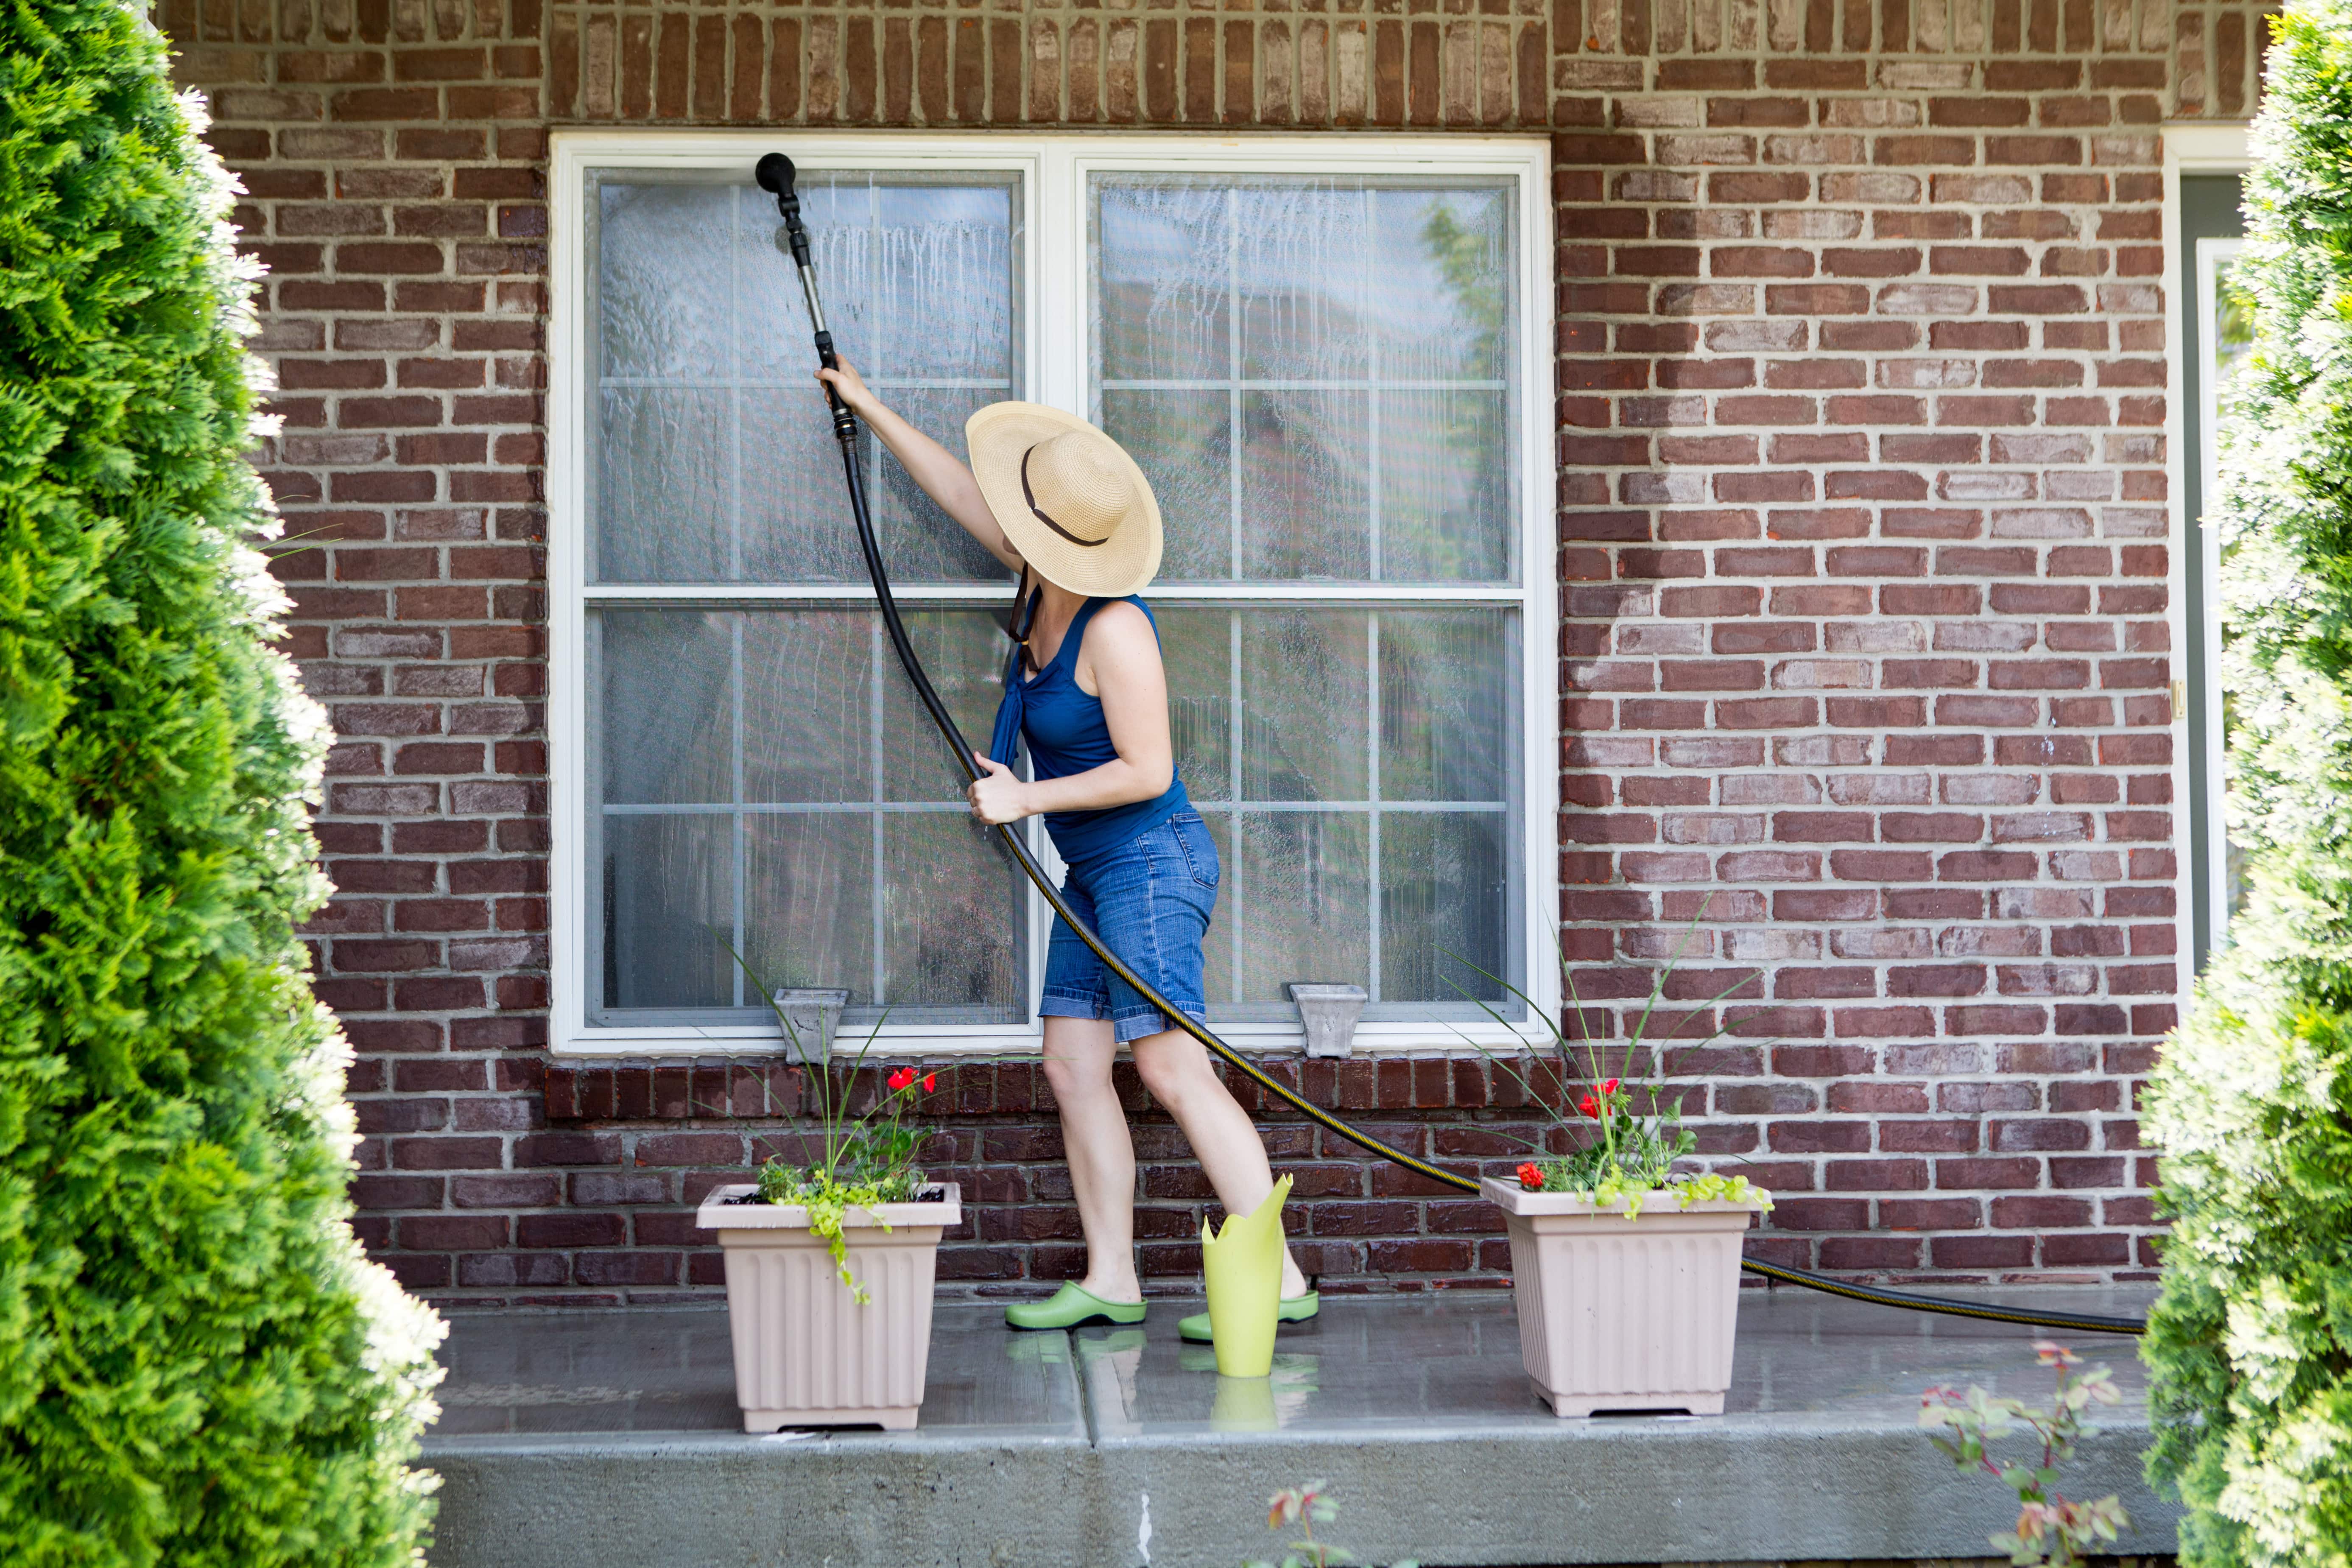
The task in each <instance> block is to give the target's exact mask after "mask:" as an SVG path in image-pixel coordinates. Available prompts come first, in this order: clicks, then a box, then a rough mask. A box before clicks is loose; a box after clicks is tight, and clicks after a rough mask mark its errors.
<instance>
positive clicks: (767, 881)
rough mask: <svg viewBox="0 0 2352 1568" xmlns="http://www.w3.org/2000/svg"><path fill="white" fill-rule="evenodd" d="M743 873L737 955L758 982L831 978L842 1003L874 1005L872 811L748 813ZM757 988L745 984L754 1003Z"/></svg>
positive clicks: (827, 981) (828, 982)
mask: <svg viewBox="0 0 2352 1568" xmlns="http://www.w3.org/2000/svg"><path fill="white" fill-rule="evenodd" d="M743 879H744V883H745V887H744V897H743V915H744V920H743V932H744V937H745V942H744V947H745V952H744V956H745V958H746V959H747V960H748V961H749V962H750V963H751V973H753V974H756V975H758V976H759V977H760V980H761V984H765V985H768V986H770V987H776V986H785V985H793V986H837V987H839V988H840V989H842V990H845V991H846V992H848V993H849V1003H850V1005H851V1006H853V1007H856V1008H860V1009H868V1008H871V1007H872V1006H873V1005H874V997H875V986H874V818H873V817H872V816H868V815H867V814H866V813H865V812H862V811H861V812H856V813H851V812H837V811H826V812H814V813H789V814H775V815H760V816H747V817H745V818H744V820H743ZM759 997H760V994H759V993H758V992H756V991H753V990H751V988H750V987H749V986H746V987H745V995H744V998H743V999H744V1000H745V1001H746V1002H748V1003H750V1004H751V1005H752V1006H753V1007H755V1008H756V1007H757V1006H758V1005H759ZM754 1016H757V1015H754Z"/></svg>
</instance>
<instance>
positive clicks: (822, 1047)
mask: <svg viewBox="0 0 2352 1568" xmlns="http://www.w3.org/2000/svg"><path fill="white" fill-rule="evenodd" d="M847 1005H849V993H848V992H846V991H833V990H825V989H822V988H815V987H806V986H801V987H793V988H790V989H787V990H782V991H779V992H777V993H776V1009H777V1011H779V1012H781V1013H782V1014H783V1016H784V1017H785V1019H786V1020H787V1021H789V1022H790V1023H791V1025H792V1027H791V1028H789V1029H785V1028H782V1026H779V1029H778V1032H779V1033H781V1034H782V1036H783V1037H784V1059H785V1060H787V1061H794V1062H820V1061H823V1060H824V1059H825V1058H826V1057H827V1056H829V1055H830V1054H831V1053H832V1051H833V1031H834V1029H835V1027H836V1026H838V1025H839V1024H840V1023H841V1010H842V1009H843V1008H844V1007H846V1006H847Z"/></svg>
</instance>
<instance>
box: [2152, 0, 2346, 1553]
mask: <svg viewBox="0 0 2352 1568" xmlns="http://www.w3.org/2000/svg"><path fill="white" fill-rule="evenodd" d="M2276 37H2277V41H2276V43H2275V45H2274V47H2273V51H2272V54H2271V57H2270V62H2269V88H2268V97H2267V99H2266V100H2265V103H2264V107H2263V113H2262V116H2261V118H2260V120H2259V121H2257V123H2256V125H2255V128H2254V132H2253V148H2254V155H2255V166H2254V168H2253V171H2252V174H2250V175H2249V177H2248V179H2247V182H2246V212H2247V218H2248V239H2247V245H2246V248H2245V250H2244V251H2243V252H2242V256H2241V258H2240V262H2239V265H2238V268H2237V271H2236V277H2237V279H2238V280H2239V282H2240V283H2241V285H2242V287H2243V288H2244V289H2245V290H2246V291H2247V293H2248V295H2249V296H2250V298H2251V300H2252V304H2253V307H2254V310H2253V321H2254V332H2255V341H2254V345H2253V348H2252V353H2251V357H2250V360H2249V362H2248V363H2247V364H2246V365H2245V366H2244V367H2243V368H2242V371H2241V373H2240V379H2239V380H2238V381H2237V382H2236V383H2235V384H2234V385H2233V387H2232V388H2231V394H2230V395H2231V397H2232V398H2233V400H2234V405H2235V406H2234V410H2233V412H2234V417H2233V419H2232V420H2231V425H2230V426H2229V428H2230V432H2231V434H2230V435H2229V437H2228V446H2227V448H2226V452H2225V456H2224V460H2223V473H2222V478H2221V498H2220V505H2219V508H2218V509H2217V511H2216V512H2215V513H2214V514H2213V515H2212V516H2211V517H2210V519H2209V522H2210V525H2211V526H2215V527H2218V528H2219V529H2220V530H2221V547H2222V551H2223V553H2224V564H2223V568H2222V576H2221V597H2222V603H2223V616H2224V623H2223V624H2224V627H2225V635H2226V643H2225V647H2224V652H2223V668H2222V676H2223V683H2224V687H2225V689H2226V691H2227V693H2228V700H2229V703H2230V714H2231V726H2232V730H2231V762H2230V766H2231V790H2232V795H2233V798H2232V800H2231V837H2233V838H2234V839H2236V840H2237V841H2238V842H2240V843H2242V844H2243V845H2245V846H2247V847H2248V851H2249V854H2248V880H2249V886H2248V896H2247V901H2246V904H2245V906H2244V908H2243V909H2242V912H2240V913H2238V914H2236V915H2234V916H2232V918H2231V927H2230V932H2229V942H2228V945H2227V946H2226V947H2224V948H2223V949H2222V950H2221V951H2220V952H2217V953H2216V954H2215V955H2214V956H2213V959H2212V961H2211V963H2210V965H2209V967H2208V970H2207V973H2206V974H2205V977H2204V978H2203V979H2202V981H2200V984H2199V985H2198V987H2197V992H2196V994H2195V996H2194V998H2193V999H2192V1001H2191V1004H2190V1006H2189V1012H2188V1015H2187V1016H2186V1018H2185V1020H2184V1021H2183V1023H2182V1025H2181V1026H2180V1028H2179V1030H2178V1031H2177V1032H2176V1033H2175V1034H2174V1036H2173V1037H2172V1038H2171V1039H2170V1040H2169V1041H2168V1043H2167V1046H2166V1047H2165V1051H2164V1056H2163V1060H2162V1063H2161V1065H2160V1066H2159V1067H2158V1069H2157V1072H2156V1074H2155V1077H2154V1079H2153V1081H2152V1082H2151V1084H2150V1086H2149V1092H2148V1095H2147V1130H2148V1132H2149V1134H2150V1136H2151V1138H2152V1139H2153V1141H2154V1142H2155V1143H2156V1145H2157V1146H2158V1148H2159V1149H2160V1150H2161V1151H2162V1163H2161V1167H2160V1176H2161V1184H2162V1186H2161V1201H2162V1203H2163V1205H2164V1208H2165V1212H2166V1213H2167V1214H2168V1215H2169V1217H2170V1219H2171V1221H2172V1232H2171V1235H2170V1236H2169V1237H2168V1239H2167V1241H2166V1242H2165V1245H2164V1265H2165V1268H2164V1284H2163V1289H2162V1294H2161V1298H2160V1300H2158V1304H2157V1307H2156V1310H2155V1311H2154V1313H2153V1315H2152V1316H2151V1318H2150V1321H2149V1333H2148V1337H2147V1342H2146V1344H2145V1348H2144V1354H2145V1355H2146V1358H2147V1363H2148V1366H2149V1369H2150V1372H2151V1374H2152V1387H2153V1400H2154V1414H2155V1416H2156V1420H2157V1442H2156V1446H2155V1447H2154V1449H2153V1451H2152V1452H2151V1453H2150V1455H2149V1457H2148V1469H2149V1475H2150V1478H2151V1479H2153V1480H2154V1481H2155V1482H2157V1484H2158V1485H2159V1486H2161V1487H2168V1488H2174V1489H2178V1493H2179V1496H2180V1498H2181V1499H2182V1500H2184V1501H2185V1502H2186V1503H2187V1504H2188V1505H2189V1512H2188V1514H2187V1516H2186V1518H2185V1519H2184V1521H2183V1522H2182V1525H2181V1535H2180V1552H2181V1561H2182V1562H2183V1563H2186V1564H2189V1565H2192V1568H2221V1565H2224V1564H2228V1565H2233V1568H2234V1565H2237V1564H2249V1565H2252V1564H2262V1565H2273V1564H2278V1565H2284V1564H2288V1563H2293V1564H2296V1565H2298V1568H2343V1565H2345V1564H2347V1563H2352V0H2294V4H2292V5H2289V6H2288V8H2287V11H2286V14H2285V16H2284V18H2282V20H2281V22H2280V24H2279V30H2278V33H2277V36H2276Z"/></svg>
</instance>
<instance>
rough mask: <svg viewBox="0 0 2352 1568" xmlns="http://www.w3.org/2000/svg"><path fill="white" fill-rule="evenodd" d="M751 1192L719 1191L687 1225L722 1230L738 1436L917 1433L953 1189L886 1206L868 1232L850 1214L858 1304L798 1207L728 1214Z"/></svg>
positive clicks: (859, 1217) (957, 1211)
mask: <svg viewBox="0 0 2352 1568" xmlns="http://www.w3.org/2000/svg"><path fill="white" fill-rule="evenodd" d="M752 1190H754V1189H752V1188H751V1187H750V1186H748V1185H741V1186H730V1187H721V1188H720V1189H719V1191H717V1192H715V1193H713V1194H711V1195H710V1196H709V1198H708V1199H706V1200H705V1201H704V1203H703V1205H702V1208H701V1211H700V1212H699V1213H698V1215H697V1216H696V1223H697V1224H698V1225H699V1226H702V1227H703V1228H704V1229H708V1230H715V1231H717V1232H718V1233H719V1246H720V1247H721V1248H723V1249H724V1251H725V1254H726V1259H727V1316H728V1325H729V1327H730V1330H731V1331H732V1333H733V1337H734V1347H735V1399H736V1403H737V1404H739V1405H741V1406H742V1407H743V1430H745V1431H746V1432H772V1431H774V1430H776V1429H777V1428H778V1427H780V1426H862V1425H865V1424H867V1423H870V1422H879V1423H880V1424H881V1425H882V1426H886V1427H891V1428H902V1427H908V1426H914V1425H915V1418H916V1415H917V1414H918V1413H919V1411H920V1410H921V1408H922V1404H923V1383H924V1378H925V1377H926V1375H927V1374H928V1373H929V1365H930V1354H931V1284H932V1279H933V1277H934V1274H935V1271H936V1268H937V1264H938V1261H939V1245H940V1232H941V1231H942V1230H944V1229H945V1228H946V1227H948V1226H952V1225H955V1224H957V1223H958V1222H959V1221H960V1219H961V1193H960V1191H959V1190H958V1188H957V1187H956V1186H955V1185H954V1184H951V1183H950V1184H948V1186H947V1195H946V1196H945V1197H944V1198H943V1199H941V1200H939V1201H937V1202H932V1203H919V1204H885V1205H881V1208H880V1211H879V1212H880V1217H881V1218H882V1219H884V1220H886V1221H887V1222H888V1224H889V1226H890V1228H889V1229H887V1230H884V1229H883V1228H881V1226H878V1225H877V1224H875V1223H874V1218H875V1216H874V1215H871V1214H869V1213H868V1212H867V1211H866V1210H864V1209H852V1210H850V1211H849V1214H848V1215H847V1216H846V1218H845V1222H844V1224H843V1226H842V1230H843V1234H844V1236H845V1237H846V1238H847V1241H848V1246H849V1271H850V1273H851V1274H852V1275H853V1276H855V1277H856V1279H857V1282H858V1283H859V1284H860V1285H862V1286H864V1287H865V1288H866V1294H867V1295H868V1297H869V1298H870V1300H868V1302H867V1303H866V1305H865V1306H862V1307H861V1306H859V1305H858V1304H857V1302H856V1300H855V1299H854V1298H853V1297H852V1296H851V1295H850V1292H849V1288H848V1287H847V1286H845V1285H844V1284H842V1283H841V1280H840V1279H839V1278H838V1277H837V1276H836V1275H835V1272H834V1264H833V1255H832V1254H831V1253H830V1252H829V1251H827V1250H826V1247H825V1244H824V1239H823V1238H822V1237H818V1236H817V1235H816V1234H815V1233H814V1232H813V1231H811V1230H810V1229H809V1228H808V1213H807V1211H806V1210H805V1209H802V1208H799V1207H797V1206H793V1205H730V1204H729V1203H727V1202H726V1200H727V1199H728V1198H730V1197H732V1196H734V1195H735V1194H739V1193H745V1192H751V1191H752Z"/></svg>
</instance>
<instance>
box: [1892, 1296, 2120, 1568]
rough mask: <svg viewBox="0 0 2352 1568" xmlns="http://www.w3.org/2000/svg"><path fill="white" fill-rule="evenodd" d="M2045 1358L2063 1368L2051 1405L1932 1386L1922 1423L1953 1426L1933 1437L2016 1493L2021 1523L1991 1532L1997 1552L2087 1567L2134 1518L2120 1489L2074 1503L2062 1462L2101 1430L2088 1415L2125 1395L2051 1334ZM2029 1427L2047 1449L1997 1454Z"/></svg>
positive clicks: (1968, 1469) (2042, 1349)
mask: <svg viewBox="0 0 2352 1568" xmlns="http://www.w3.org/2000/svg"><path fill="white" fill-rule="evenodd" d="M2033 1349H2034V1351H2035V1352H2036V1353H2037V1354H2038V1355H2039V1357H2040V1359H2041V1362H2042V1365H2043V1366H2047V1367H2054V1368H2056V1369H2057V1373H2058V1387H2057V1391H2056V1397H2055V1398H2053V1400H2052V1401H2051V1403H2050V1408H2049V1409H2047V1410H2037V1409H2035V1408H2034V1407H2033V1406H2032V1405H2028V1404H2026V1403H2025V1401H2023V1400H2021V1399H2006V1398H2001V1397H2000V1396H1998V1395H1995V1394H1990V1393H1988V1392H1986V1391H1985V1390H1984V1389H1982V1388H1979V1387H1975V1386H1973V1385H1971V1386H1970V1387H1969V1391H1968V1392H1967V1393H1966V1394H1962V1393H1961V1392H1960V1391H1959V1390H1958V1389H1957V1388H1931V1389H1929V1390H1927V1393H1926V1394H1922V1395H1920V1398H1919V1425H1920V1426H1925V1427H1927V1428H1928V1429H1929V1430H1930V1431H1937V1432H1939V1433H1940V1432H1949V1433H1950V1434H1951V1436H1948V1437H1947V1436H1933V1437H1930V1438H1928V1439H1927V1441H1929V1442H1931V1443H1933V1444H1935V1445H1936V1447H1938V1448H1941V1449H1942V1450H1943V1451H1944V1455H1945V1457H1946V1458H1949V1459H1950V1460H1951V1461H1952V1463H1953V1464H1955V1465H1957V1466H1958V1467H1959V1469H1960V1473H1961V1474H1963V1475H1967V1474H1970V1473H1972V1472H1974V1473H1980V1474H1983V1475H1988V1476H1991V1477H1993V1478H1994V1479H1998V1480H1999V1481H2000V1482H2001V1483H2002V1484H2003V1485H2005V1486H2007V1487H2008V1488H2009V1489H2010V1490H2011V1491H2012V1492H2015V1493H2016V1494H2017V1524H2016V1526H2015V1527H2014V1528H2013V1529H2011V1530H2009V1531H2005V1532H2004V1533H2001V1534H1999V1535H1993V1536H1989V1537H1987V1538H1986V1539H1988V1540H1990V1542H1992V1544H1993V1547H1994V1549H1995V1550H1996V1551H2000V1552H2008V1553H2009V1560H2010V1562H2011V1563H2014V1564H2016V1565H2017V1568H2036V1565H2038V1564H2043V1563H2047V1564H2050V1565H2051V1568H2080V1564H2083V1563H2087V1562H2089V1561H2090V1558H2089V1555H2088V1552H2089V1551H2090V1550H2092V1549H2095V1548H2098V1547H2102V1546H2112V1545H2114V1544H2115V1542H2116V1540H2117V1539H2118V1538H2119V1537H2120V1536H2121V1535H2122V1533H2123V1532H2124V1531H2126V1530H2129V1529H2130V1528H2131V1516H2130V1515H2128V1514H2126V1512H2125V1511H2124V1505H2123V1503H2122V1502H2121V1501H2120V1500H2118V1499H2116V1497H2115V1496H2114V1495H2112V1494H2110V1495H2108V1496H2106V1497H2103V1498H2097V1499H2095V1500H2092V1501H2090V1502H2075V1501H2074V1500H2072V1499H2070V1498H2068V1497H2067V1496H2066V1495H2065V1494H2064V1493H2063V1492H2062V1491H2060V1490H2059V1489H2058V1467H2059V1466H2060V1465H2062V1464H2063V1463H2064V1462H2065V1461H2067V1460H2068V1459H2071V1458H2074V1445H2075V1444H2077V1443H2079V1442H2081V1441H2082V1440H2083V1439H2084V1438H2085V1437H2090V1436H2096V1435H2097V1433H2098V1430H2099V1429H2098V1428H2097V1427H2096V1426H2092V1425H2091V1424H2090V1422H2088V1421H2086V1420H2084V1412H2086V1411H2088V1410H2089V1409H2090V1407H2091V1406H2092V1405H2114V1404H2116V1403H2117V1402H2119V1401H2120V1400H2121V1399H2122V1398H2123V1394H2122V1392H2121V1391H2120V1390H2119V1389H2117V1388H2116V1384H2115V1379H2114V1377H2113V1376H2112V1375H2111V1374H2110V1373H2108V1371H2107V1369H2106V1368H2105V1367H2104V1366H2095V1367H2093V1368H2092V1369H2091V1370H2090V1371H2088V1372H2086V1373H2081V1374H2079V1375H2078V1374H2076V1373H2074V1370H2073V1369H2074V1367H2075V1366H2077V1365H2079V1364H2081V1362H2082V1359H2083V1358H2082V1357H2080V1356H2078V1355H2076V1354H2075V1353H2074V1352H2073V1351H2070V1350H2068V1349H2067V1348H2066V1347H2065V1346H2064V1345H2062V1344H2056V1343H2053V1342H2051V1341H2049V1340H2036V1341H2035V1342H2034V1344H2033ZM2020 1428H2022V1429H2023V1430H2024V1431H2025V1432H2027V1433H2028V1434H2029V1435H2031V1436H2032V1437H2034V1438H2035V1439H2037V1440H2038V1441H2039V1442H2040V1443H2041V1445H2042V1453H2041V1455H2040V1457H2039V1458H2037V1459H2035V1460H2034V1462H2032V1463H2031V1464H2028V1463H2025V1462H2024V1461H2021V1460H2019V1459H2012V1458H2000V1459H1996V1458H1993V1457H1992V1456H1991V1454H1990V1452H1988V1451H1987V1446H1988V1445H1990V1444H1993V1443H1998V1442H2000V1439H2002V1438H2003V1437H2006V1436H2009V1435H2010V1434H2011V1433H2012V1432H2014V1431H2017V1430H2019V1429H2020Z"/></svg>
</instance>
